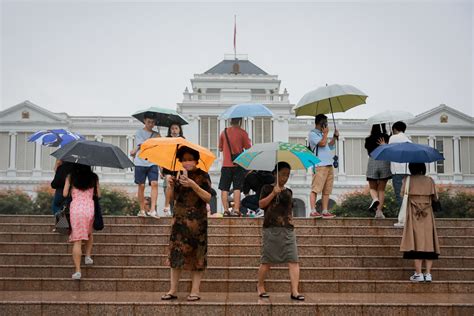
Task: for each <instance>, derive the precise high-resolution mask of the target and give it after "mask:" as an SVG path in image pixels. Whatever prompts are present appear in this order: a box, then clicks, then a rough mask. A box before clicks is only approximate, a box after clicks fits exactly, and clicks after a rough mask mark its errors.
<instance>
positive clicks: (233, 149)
mask: <svg viewBox="0 0 474 316" xmlns="http://www.w3.org/2000/svg"><path fill="white" fill-rule="evenodd" d="M241 124H242V118H233V119H231V121H230V125H231V126H230V127H226V128H225V129H224V131H223V132H222V133H221V135H220V137H219V151H221V152H222V156H223V158H224V159H223V162H222V168H221V178H220V180H219V190H221V199H222V206H223V208H224V215H230V216H240V215H241V214H240V192H241V190H242V188H243V185H244V178H245V170H244V168H242V167H241V166H239V165H235V164H234V163H233V159H235V158H236V157H237V156H238V155H239V154H240V153H242V152H243V151H244V149H249V148H250V146H251V143H250V139H249V135H248V134H247V132H246V131H245V130H244V129H243V128H242V127H240V125H241ZM231 185H232V188H233V190H234V193H233V197H234V206H233V208H232V211H229V190H230V187H231Z"/></svg>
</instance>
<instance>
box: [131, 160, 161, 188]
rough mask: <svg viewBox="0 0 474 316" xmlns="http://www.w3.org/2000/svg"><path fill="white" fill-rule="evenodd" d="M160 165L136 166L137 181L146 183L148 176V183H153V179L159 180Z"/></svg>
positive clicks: (137, 182)
mask: <svg viewBox="0 0 474 316" xmlns="http://www.w3.org/2000/svg"><path fill="white" fill-rule="evenodd" d="M158 174H159V172H158V166H156V165H153V166H149V167H143V166H135V183H136V184H145V182H146V178H148V184H150V185H151V182H152V181H158Z"/></svg>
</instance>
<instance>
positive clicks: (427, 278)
mask: <svg viewBox="0 0 474 316" xmlns="http://www.w3.org/2000/svg"><path fill="white" fill-rule="evenodd" d="M408 169H409V170H410V174H411V175H410V176H408V177H406V178H405V180H404V181H403V185H402V190H401V192H402V194H403V192H405V184H406V182H407V181H410V183H409V190H408V205H407V211H406V222H405V227H404V229H403V236H402V242H401V245H400V251H402V252H403V258H404V259H414V260H415V273H414V274H413V275H412V276H411V277H410V281H413V282H431V281H432V280H433V278H432V276H431V267H432V266H433V260H437V259H438V256H439V255H440V246H439V241H438V233H437V231H436V225H435V217H434V214H433V205H434V204H435V205H437V203H438V194H437V193H436V186H435V182H434V181H433V179H432V178H430V177H427V176H425V174H426V165H425V164H424V163H410V164H409V165H408ZM423 261H424V262H425V267H426V271H425V274H423V273H422V265H423Z"/></svg>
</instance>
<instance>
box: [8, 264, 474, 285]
mask: <svg viewBox="0 0 474 316" xmlns="http://www.w3.org/2000/svg"><path fill="white" fill-rule="evenodd" d="M73 271H74V266H73V265H72V262H70V263H69V264H68V265H0V275H2V276H8V277H12V278H29V277H32V278H69V277H70V276H71V273H72V272H73ZM257 271H258V266H254V267H226V266H221V267H219V266H213V267H208V268H207V270H206V272H205V276H204V278H206V279H237V280H238V279H252V278H255V276H256V275H257ZM412 274H413V267H383V268H380V267H363V268H353V267H305V266H302V267H301V271H300V279H301V280H380V279H381V277H382V276H383V279H385V280H398V281H406V280H407V279H408V277H410V275H412ZM82 275H83V277H84V278H99V279H101V278H118V279H120V278H124V279H135V278H138V279H143V278H153V279H167V278H169V277H170V269H169V267H168V266H156V267H144V266H97V265H94V266H83V267H82ZM432 275H433V279H434V280H437V281H442V280H444V281H456V280H458V281H465V280H474V267H471V268H438V267H436V268H434V269H433V270H432ZM183 277H187V278H189V272H188V271H183ZM286 278H288V268H287V267H285V266H284V265H282V266H275V267H273V268H272V270H271V271H270V272H269V273H268V279H269V280H279V279H286Z"/></svg>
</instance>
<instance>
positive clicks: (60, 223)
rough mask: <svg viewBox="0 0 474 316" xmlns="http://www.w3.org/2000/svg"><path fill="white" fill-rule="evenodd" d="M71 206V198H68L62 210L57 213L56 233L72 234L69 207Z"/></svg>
mask: <svg viewBox="0 0 474 316" xmlns="http://www.w3.org/2000/svg"><path fill="white" fill-rule="evenodd" d="M70 205H71V198H70V196H68V197H67V198H66V199H65V200H64V202H63V205H62V208H61V210H60V211H59V212H58V213H56V215H55V217H56V224H55V225H54V228H55V231H56V232H57V233H59V234H61V235H69V234H70V233H71V219H70V215H69V206H70Z"/></svg>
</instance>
